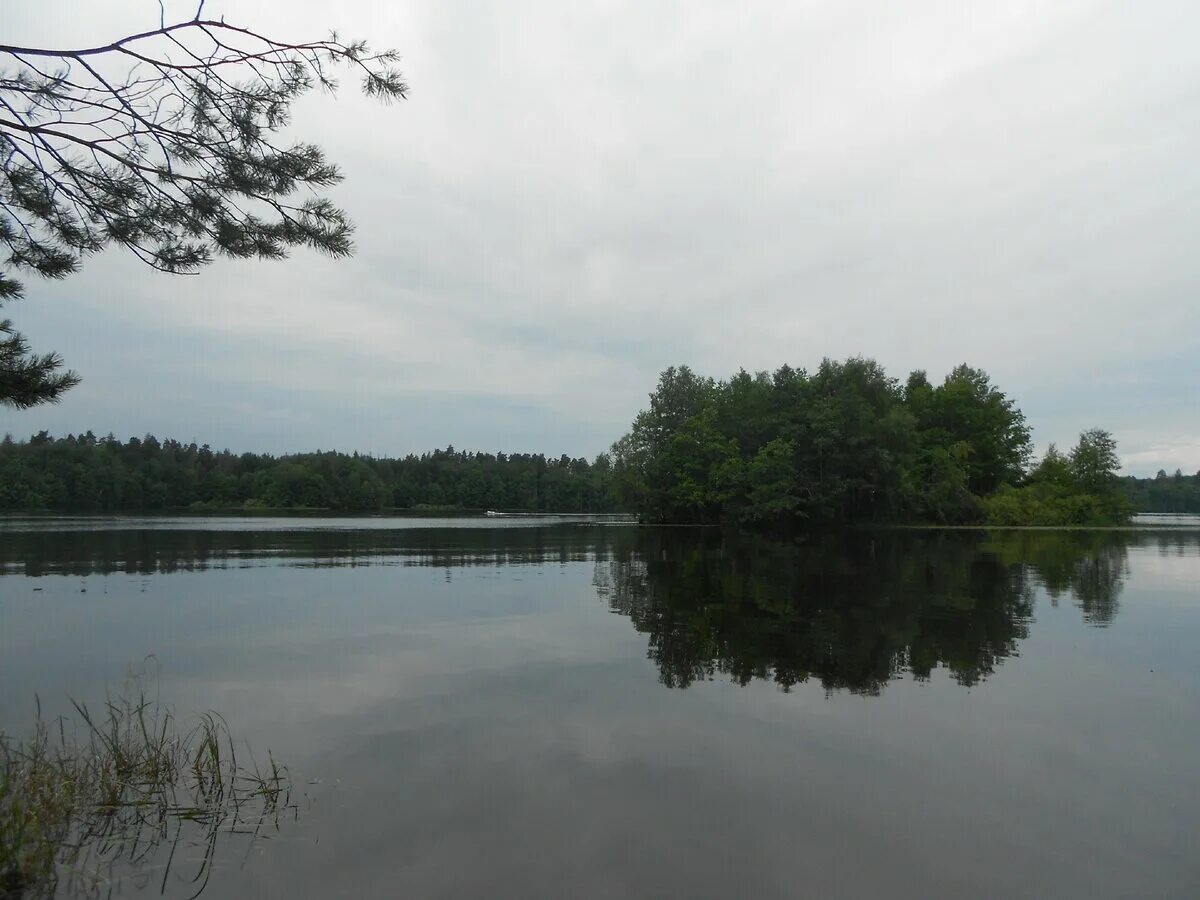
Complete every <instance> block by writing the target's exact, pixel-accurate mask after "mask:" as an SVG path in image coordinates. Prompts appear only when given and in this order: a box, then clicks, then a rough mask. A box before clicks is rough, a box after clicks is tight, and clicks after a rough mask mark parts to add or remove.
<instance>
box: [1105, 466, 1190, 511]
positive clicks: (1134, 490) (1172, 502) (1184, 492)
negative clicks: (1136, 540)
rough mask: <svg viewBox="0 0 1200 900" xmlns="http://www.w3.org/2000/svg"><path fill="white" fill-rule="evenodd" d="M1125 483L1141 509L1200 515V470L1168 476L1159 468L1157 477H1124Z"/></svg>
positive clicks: (1124, 486)
mask: <svg viewBox="0 0 1200 900" xmlns="http://www.w3.org/2000/svg"><path fill="white" fill-rule="evenodd" d="M1121 486H1122V488H1123V489H1124V491H1125V495H1126V496H1127V497H1128V498H1129V501H1130V503H1132V504H1133V508H1134V509H1136V510H1137V511H1138V512H1148V513H1191V514H1195V515H1200V471H1198V472H1196V474H1195V475H1184V474H1183V472H1182V471H1181V470H1179V469H1176V470H1175V474H1174V475H1168V474H1167V473H1166V472H1165V471H1164V470H1162V469H1159V470H1158V474H1157V475H1155V476H1154V477H1153V478H1124V479H1122V483H1121Z"/></svg>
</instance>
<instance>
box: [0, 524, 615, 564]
mask: <svg viewBox="0 0 1200 900" xmlns="http://www.w3.org/2000/svg"><path fill="white" fill-rule="evenodd" d="M621 530H622V529H620V528H605V527H599V526H557V527H550V528H455V529H446V528H427V529H424V528H409V529H394V530H389V529H381V528H375V529H361V530H355V529H325V530H321V529H305V528H297V529H296V530H290V531H284V530H277V531H252V530H224V531H222V530H218V529H209V530H205V529H202V528H197V529H165V528H139V529H132V528H131V529H112V530H102V529H96V530H83V529H80V530H64V531H53V530H36V531H34V530H31V531H15V530H14V531H8V532H4V533H3V534H2V535H0V538H2V539H0V575H2V574H4V573H6V572H8V573H20V574H23V575H30V576H39V575H51V574H63V575H109V574H115V573H125V574H130V575H134V574H142V575H149V574H162V573H171V572H193V571H204V570H207V569H225V568H241V567H252V566H262V565H285V566H300V567H305V568H326V567H340V566H367V565H402V566H433V567H436V568H456V567H459V566H505V565H546V564H565V563H570V562H590V561H591V560H592V559H594V558H595V555H596V554H597V553H600V554H604V553H607V552H608V550H607V548H608V546H609V544H610V543H611V541H612V540H613V539H614V535H615V534H616V533H617V532H619V531H621ZM625 530H628V529H625Z"/></svg>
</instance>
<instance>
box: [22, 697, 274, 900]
mask: <svg viewBox="0 0 1200 900" xmlns="http://www.w3.org/2000/svg"><path fill="white" fill-rule="evenodd" d="M135 687H137V685H135ZM72 705H73V707H74V710H75V713H76V716H77V718H76V716H73V717H71V718H70V719H67V718H65V717H59V718H57V719H54V720H52V721H46V720H45V719H44V718H43V716H42V712H41V706H40V703H39V705H38V713H37V721H36V724H35V726H34V729H33V734H32V736H31V737H30V738H28V739H27V740H23V741H19V740H16V739H15V738H13V737H12V736H10V735H6V734H3V733H0V897H30V898H40V897H52V896H56V895H60V893H69V894H72V895H76V896H84V897H100V896H106V895H108V894H110V893H111V892H112V891H113V889H114V886H115V885H116V884H118V883H119V881H120V880H121V879H122V878H124V877H137V878H138V879H139V880H142V881H143V882H145V881H149V880H150V879H151V878H154V877H155V875H156V873H157V872H158V871H159V870H160V869H161V885H160V890H162V891H166V889H167V885H168V878H169V876H170V874H171V872H172V868H173V864H174V868H175V870H176V871H177V874H178V868H179V866H180V865H181V864H182V863H181V862H177V851H178V850H179V849H180V848H181V847H189V848H193V849H198V850H199V860H198V861H196V860H195V858H194V856H195V854H189V856H191V857H192V859H191V861H190V862H189V867H190V868H191V869H192V870H191V871H187V872H184V873H183V877H184V879H185V881H186V882H187V884H188V887H189V893H190V894H191V896H193V897H194V896H196V895H198V894H199V893H200V892H201V891H203V890H204V887H205V886H206V885H207V883H208V879H209V877H210V875H211V872H212V864H213V859H214V856H215V853H216V849H217V845H218V839H219V838H220V837H221V836H222V835H226V834H243V835H249V836H250V840H253V839H254V838H256V837H257V836H258V835H259V833H260V832H261V831H262V829H263V828H264V827H265V826H269V827H273V828H276V829H277V828H278V826H279V823H280V819H281V817H282V816H284V815H287V814H291V815H295V813H296V809H297V808H296V805H295V804H294V803H293V802H292V794H291V779H290V776H289V774H288V771H287V768H286V767H284V766H281V765H280V764H279V763H278V762H277V761H276V760H275V758H274V757H273V756H272V755H271V754H270V753H269V752H268V754H267V758H266V763H265V765H263V766H261V767H260V766H259V764H258V761H257V760H255V759H254V757H253V754H252V753H250V752H249V750H248V748H247V750H246V753H245V754H244V756H248V757H249V765H246V764H244V763H243V761H242V759H241V758H239V755H238V752H237V746H236V742H235V740H234V737H233V735H232V734H231V732H230V729H229V726H228V724H227V723H226V721H225V720H224V719H223V718H222V717H221V716H220V715H218V714H217V713H213V712H208V713H205V714H203V715H200V716H198V717H197V719H196V721H195V723H194V724H192V725H191V726H190V727H188V728H180V727H179V722H178V721H177V719H176V717H175V715H174V713H173V712H172V711H171V710H170V709H169V708H166V707H164V706H162V705H161V704H160V703H159V702H158V700H157V699H149V698H148V697H147V696H146V694H145V692H144V691H142V690H140V689H138V690H136V691H132V690H129V689H128V688H127V689H126V691H125V692H124V693H122V694H121V695H120V696H117V697H109V698H108V699H107V700H106V702H105V703H104V706H103V709H100V710H96V711H93V710H92V709H90V708H89V707H88V706H87V705H86V704H84V703H80V702H75V701H72ZM180 858H181V856H180Z"/></svg>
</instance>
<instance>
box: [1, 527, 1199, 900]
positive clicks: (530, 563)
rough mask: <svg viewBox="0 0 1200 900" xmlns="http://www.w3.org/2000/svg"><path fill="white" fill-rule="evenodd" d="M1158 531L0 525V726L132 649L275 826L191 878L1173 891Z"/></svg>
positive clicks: (1190, 611) (563, 887)
mask: <svg viewBox="0 0 1200 900" xmlns="http://www.w3.org/2000/svg"><path fill="white" fill-rule="evenodd" d="M1172 524H1174V525H1180V524H1182V525H1183V526H1185V527H1161V528H1158V527H1145V528H1138V529H1132V530H1118V531H1036V530H1034V531H1008V532H1004V531H996V532H984V531H915V530H902V531H886V532H876V533H864V532H857V533H851V534H845V535H814V536H810V537H808V538H806V539H798V540H791V541H774V540H769V539H766V538H761V537H759V538H735V537H729V536H725V537H723V536H722V535H721V534H720V533H718V532H715V531H711V530H705V529H652V528H638V527H635V526H631V525H623V524H619V523H616V524H614V523H603V522H595V521H589V520H586V519H577V520H565V521H564V520H559V519H537V518H527V519H503V520H498V519H483V518H480V519H440V520H422V519H395V518H361V519H320V518H302V519H296V518H248V517H238V518H232V517H231V518H220V517H212V518H192V517H179V518H169V517H156V518H86V517H82V518H8V519H2V520H0V685H2V689H0V729H3V730H4V731H6V732H8V733H10V734H16V735H22V734H24V733H25V732H26V731H28V729H29V728H30V727H31V725H32V722H33V721H34V718H35V715H36V709H37V707H36V703H37V702H38V701H40V703H41V707H42V710H43V714H44V715H47V716H53V715H55V714H58V713H63V712H66V711H68V710H69V709H70V706H69V701H68V698H71V697H73V698H76V699H80V700H85V701H87V702H89V703H97V702H99V701H100V700H101V699H102V698H103V697H104V694H105V691H106V690H118V689H120V687H121V685H122V681H123V679H124V678H125V676H126V673H127V672H129V671H130V670H131V669H134V670H137V669H142V670H145V671H146V673H147V674H146V675H145V676H143V677H144V678H148V679H150V680H151V682H152V687H153V690H154V692H155V693H156V694H158V695H160V696H161V698H162V702H163V703H167V704H170V705H171V706H173V707H174V708H175V709H176V711H177V712H178V713H179V714H180V716H181V717H186V716H187V715H188V714H190V713H192V712H200V711H203V710H208V709H211V710H215V711H217V712H219V713H220V714H221V715H222V716H223V717H224V718H225V719H226V720H227V721H228V723H229V727H230V730H231V731H232V732H233V733H234V734H235V735H237V737H238V739H239V740H244V741H245V744H246V745H247V746H249V747H252V748H254V749H255V751H256V752H260V753H263V752H265V750H266V749H267V748H269V749H270V750H271V752H272V753H273V754H274V756H275V757H276V758H277V759H280V760H282V761H284V762H285V763H286V764H287V765H288V766H289V767H290V770H291V773H292V776H293V780H294V786H295V793H296V795H297V797H298V805H297V809H296V811H295V815H294V816H289V817H285V819H284V820H283V821H281V822H280V824H279V827H278V830H277V831H276V830H274V829H273V828H272V829H269V830H268V831H267V832H265V833H264V834H263V835H262V836H260V837H259V838H258V839H253V840H252V839H250V838H248V837H247V836H245V835H228V836H227V837H224V838H222V840H221V842H220V843H219V845H218V846H217V847H216V852H214V853H213V855H212V859H211V865H209V866H208V871H206V873H205V876H206V877H207V878H208V880H207V882H206V883H204V896H205V897H243V896H261V897H266V896H271V897H302V898H308V897H311V898H318V897H320V898H324V897H332V896H347V897H349V896H353V897H396V896H410V897H480V896H488V897H585V898H592V897H596V898H600V897H605V898H607V897H612V898H619V897H681V898H692V897H729V896H747V897H820V898H824V897H842V896H844V897H859V896H868V895H882V894H885V893H886V894H887V895H888V896H892V897H913V898H928V897H962V896H988V897H1056V898H1071V897H1081V898H1082V897H1089V898H1095V897H1156V898H1170V897H1180V898H1182V897H1196V896H1200V856H1198V855H1197V850H1196V835H1197V834H1198V833H1200V652H1198V648H1200V529H1197V528H1195V527H1192V528H1189V527H1186V526H1187V525H1188V521H1187V520H1185V521H1184V522H1182V523H1179V522H1176V523H1172ZM150 656H152V659H150V660H147V657H150ZM35 698H36V699H35ZM203 856H204V852H203V849H202V848H187V847H184V848H181V849H179V851H178V854H177V857H176V858H175V859H174V860H173V861H172V868H171V871H170V872H169V873H168V877H167V879H166V882H165V884H166V892H167V893H168V894H169V895H171V896H184V897H186V896H189V895H190V894H191V893H194V892H195V887H196V885H195V883H193V882H191V880H190V879H191V878H192V877H193V876H194V874H195V872H196V871H197V870H198V868H199V867H202V866H204V859H203ZM164 865H165V861H164V860H163V859H162V858H160V857H156V858H153V859H150V860H148V861H147V862H145V863H143V864H142V865H141V867H140V868H141V869H144V870H145V871H139V867H133V868H132V869H130V870H128V871H127V872H125V873H124V874H125V876H126V877H125V880H124V881H122V882H121V883H120V885H119V887H120V888H121V889H122V890H123V891H124V892H125V893H126V894H130V893H132V894H136V893H137V891H138V889H139V888H144V890H145V892H146V894H147V895H152V894H157V893H158V891H159V888H160V884H161V883H162V882H161V876H162V869H163V866H164Z"/></svg>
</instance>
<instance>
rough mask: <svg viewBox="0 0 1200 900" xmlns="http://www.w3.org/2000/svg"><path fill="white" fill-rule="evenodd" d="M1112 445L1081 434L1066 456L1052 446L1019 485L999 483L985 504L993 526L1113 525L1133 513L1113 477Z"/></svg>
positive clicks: (1104, 435) (1094, 433) (1094, 434)
mask: <svg viewBox="0 0 1200 900" xmlns="http://www.w3.org/2000/svg"><path fill="white" fill-rule="evenodd" d="M1119 465H1120V461H1119V460H1118V458H1117V444H1116V441H1114V440H1113V439H1112V437H1111V436H1109V434H1108V432H1105V431H1101V430H1099V429H1092V430H1091V431H1085V432H1084V433H1083V434H1081V435H1080V436H1079V443H1078V444H1077V445H1076V446H1075V448H1074V449H1073V450H1071V452H1070V454H1068V455H1067V456H1063V455H1062V454H1061V453H1059V452H1058V448H1056V447H1055V446H1054V445H1053V444H1051V445H1050V449H1049V450H1047V451H1046V456H1045V457H1044V458H1043V459H1042V461H1041V462H1040V463H1038V465H1037V466H1036V467H1035V468H1034V469H1033V471H1032V472H1030V473H1029V475H1028V477H1026V478H1025V480H1024V483H1023V484H1022V485H1021V486H1020V487H1012V486H1010V485H1007V484H1005V485H1001V486H1000V489H999V490H998V491H997V492H996V493H995V494H993V495H992V496H991V497H988V498H987V499H985V500H984V501H983V505H984V510H985V512H986V514H987V519H988V521H989V522H991V523H993V524H996V525H1111V524H1114V523H1120V522H1125V521H1128V519H1129V517H1130V516H1132V515H1133V513H1134V512H1135V511H1136V509H1135V508H1134V506H1133V505H1132V504H1131V503H1130V501H1129V498H1128V497H1127V496H1126V494H1125V492H1124V491H1122V490H1121V487H1120V481H1119V479H1118V478H1117V474H1116V471H1117V468H1118V467H1119Z"/></svg>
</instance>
